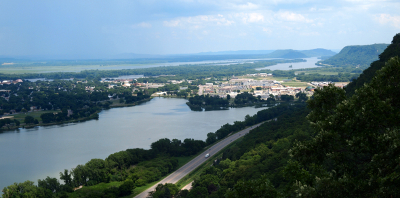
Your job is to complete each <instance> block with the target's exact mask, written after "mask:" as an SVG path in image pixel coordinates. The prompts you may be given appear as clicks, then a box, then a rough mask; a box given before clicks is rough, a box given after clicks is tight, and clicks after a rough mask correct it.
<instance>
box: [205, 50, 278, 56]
mask: <svg viewBox="0 0 400 198" xmlns="http://www.w3.org/2000/svg"><path fill="white" fill-rule="evenodd" d="M273 51H275V50H237V51H220V52H200V53H197V55H235V54H269V53H271V52H273Z"/></svg>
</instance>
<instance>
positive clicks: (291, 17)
mask: <svg viewBox="0 0 400 198" xmlns="http://www.w3.org/2000/svg"><path fill="white" fill-rule="evenodd" d="M275 16H276V17H277V18H279V19H281V20H284V21H291V22H305V23H311V22H313V20H311V19H307V18H306V17H304V16H303V15H301V14H296V13H294V12H279V13H277V14H276V15H275Z"/></svg>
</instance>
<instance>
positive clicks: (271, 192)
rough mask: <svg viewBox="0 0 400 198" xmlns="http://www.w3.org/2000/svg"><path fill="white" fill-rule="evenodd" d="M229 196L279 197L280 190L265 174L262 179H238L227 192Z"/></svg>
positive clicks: (229, 197) (226, 195)
mask: <svg viewBox="0 0 400 198" xmlns="http://www.w3.org/2000/svg"><path fill="white" fill-rule="evenodd" d="M225 197H227V198H241V197H254V198H258V197H260V198H275V197H278V191H277V190H276V189H275V188H274V186H273V185H272V184H271V182H270V181H269V180H268V178H267V176H265V175H263V176H261V178H260V179H257V180H250V181H246V182H245V181H238V182H237V183H236V184H235V186H234V187H233V189H230V190H228V191H227V192H226V194H225Z"/></svg>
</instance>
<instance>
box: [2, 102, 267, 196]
mask: <svg viewBox="0 0 400 198" xmlns="http://www.w3.org/2000/svg"><path fill="white" fill-rule="evenodd" d="M185 102H186V100H184V99H176V98H175V99H174V98H169V99H168V98H154V99H153V100H151V101H150V102H147V103H144V104H141V105H138V106H134V107H125V108H115V109H110V110H105V111H102V112H101V113H100V118H99V120H90V121H87V122H83V123H75V124H65V125H57V126H47V127H36V128H33V129H20V130H18V131H13V132H5V133H1V134H0V190H2V189H3V188H4V187H5V186H8V185H11V184H12V183H14V182H23V181H26V180H31V181H35V182H37V179H44V178H45V177H46V176H51V177H57V178H59V172H61V171H62V170H64V169H71V168H73V167H75V166H76V165H78V164H84V163H86V162H87V161H89V160H90V159H92V158H101V159H104V158H106V157H107V156H108V155H109V154H111V153H115V152H117V151H121V150H125V149H128V148H145V149H149V148H150V144H151V143H152V142H154V141H157V140H158V139H160V138H169V139H173V138H177V139H180V140H183V139H185V138H193V139H200V140H205V139H206V137H207V133H209V132H215V131H216V130H217V129H219V128H220V127H221V126H222V125H224V124H226V123H233V122H234V121H236V120H244V116H245V115H247V114H250V115H253V114H255V113H257V111H259V110H261V108H257V109H256V108H253V107H246V108H237V109H230V110H226V111H207V112H194V111H190V109H189V108H188V107H187V106H186V104H185Z"/></svg>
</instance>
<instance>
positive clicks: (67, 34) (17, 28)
mask: <svg viewBox="0 0 400 198" xmlns="http://www.w3.org/2000/svg"><path fill="white" fill-rule="evenodd" d="M399 8H400V2H398V1H391V0H388V1H379V0H364V1H362V0H341V1H331V2H326V1H324V2H319V1H313V0H300V1H293V0H275V1H272V2H265V1H259V0H250V1H242V0H235V1H227V0H213V1H211V0H202V1H197V0H172V1H168V2H166V1H157V0H151V1H149V0H147V1H142V0H138V1H123V0H121V1H112V2H102V1H101V2H99V1H84V2H83V1H75V0H72V1H49V0H46V1H40V2H33V1H27V0H16V1H3V2H0V43H1V45H2V48H0V56H44V57H51V56H52V57H54V56H60V57H67V58H101V57H110V56H114V55H117V54H123V53H135V54H188V53H199V52H210V51H211V52H217V51H236V50H274V49H295V50H307V49H314V48H325V49H336V50H337V49H342V48H343V47H345V46H347V45H368V44H374V43H390V41H391V40H392V38H393V36H394V35H395V34H396V33H398V32H399V30H400V15H399V13H398V10H399Z"/></svg>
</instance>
